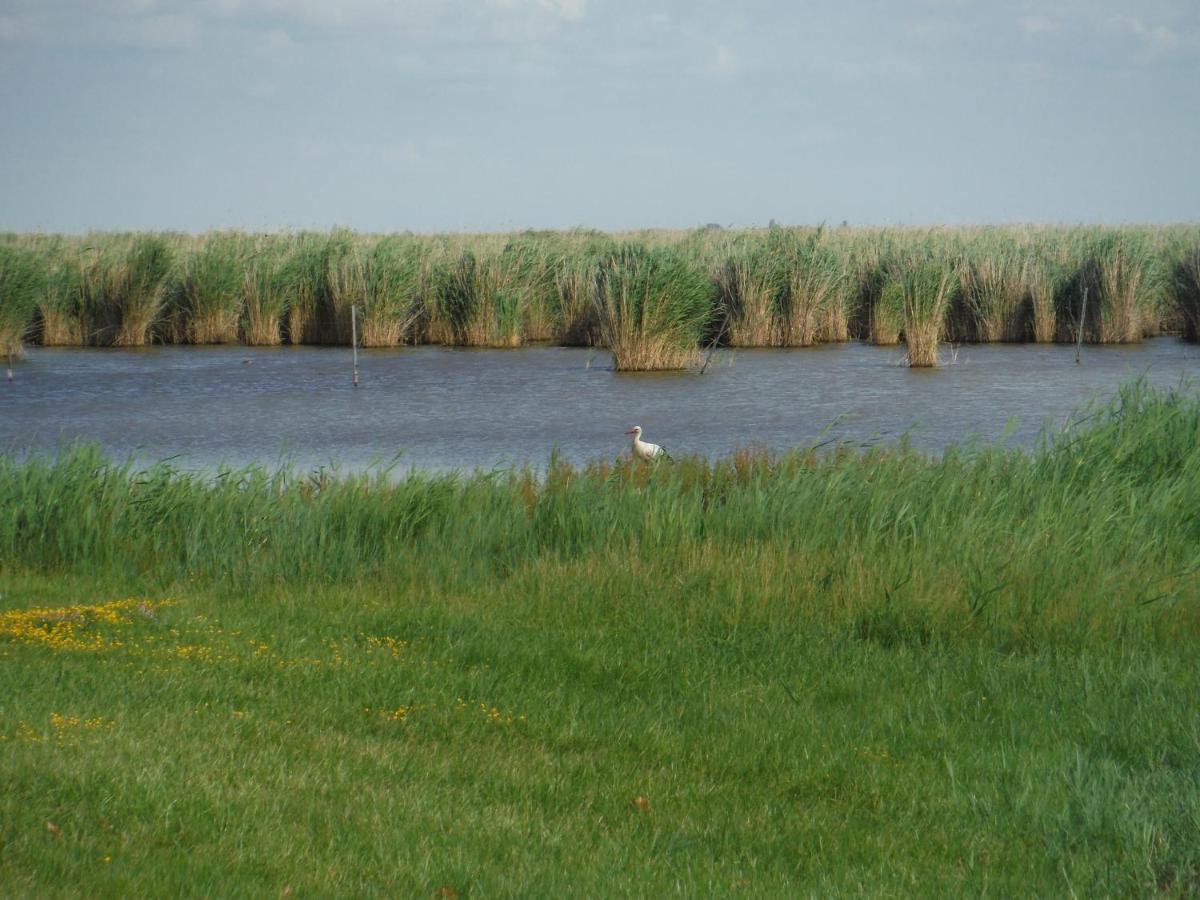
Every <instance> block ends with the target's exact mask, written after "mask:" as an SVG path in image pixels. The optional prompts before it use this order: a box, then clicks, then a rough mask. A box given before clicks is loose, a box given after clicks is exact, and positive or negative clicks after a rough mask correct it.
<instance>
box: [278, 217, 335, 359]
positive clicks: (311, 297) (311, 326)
mask: <svg viewBox="0 0 1200 900" xmlns="http://www.w3.org/2000/svg"><path fill="white" fill-rule="evenodd" d="M327 240H328V238H327V236H326V235H323V234H318V233H316V232H311V231H306V232H301V233H300V234H299V235H297V236H296V238H295V239H294V240H293V242H292V244H291V247H290V249H289V252H288V254H287V257H286V258H285V259H284V260H283V261H282V262H281V264H280V270H279V281H280V284H281V286H282V289H283V291H285V292H286V295H287V300H288V305H287V312H286V314H285V315H284V330H285V331H286V333H287V335H286V336H287V340H288V343H290V344H309V343H317V342H318V340H319V338H320V332H319V329H318V324H317V307H318V303H319V300H320V297H321V293H322V290H323V283H324V279H325V263H326V242H327Z"/></svg>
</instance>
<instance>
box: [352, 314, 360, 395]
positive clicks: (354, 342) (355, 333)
mask: <svg viewBox="0 0 1200 900" xmlns="http://www.w3.org/2000/svg"><path fill="white" fill-rule="evenodd" d="M350 348H351V350H352V351H353V353H354V386H355V387H358V313H357V311H356V310H355V308H354V307H353V306H351V307H350Z"/></svg>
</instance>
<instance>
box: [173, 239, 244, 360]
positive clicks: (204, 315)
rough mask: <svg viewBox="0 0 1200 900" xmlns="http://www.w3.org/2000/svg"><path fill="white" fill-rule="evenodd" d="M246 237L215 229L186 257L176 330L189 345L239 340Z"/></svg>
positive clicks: (230, 342)
mask: <svg viewBox="0 0 1200 900" xmlns="http://www.w3.org/2000/svg"><path fill="white" fill-rule="evenodd" d="M246 250H247V248H246V243H245V239H244V238H243V237H242V236H241V235H239V234H236V233H233V232H214V233H212V234H209V235H207V236H206V237H205V238H204V239H203V243H202V244H201V246H200V247H199V249H197V250H196V251H194V252H193V253H192V254H191V256H189V257H188V258H187V260H186V261H185V262H184V265H183V275H182V278H181V280H180V284H179V287H178V295H177V301H176V303H177V309H178V316H179V322H178V324H177V326H176V327H177V333H179V334H180V335H181V337H182V339H183V340H184V341H185V342H187V343H191V344H232V343H235V342H236V341H237V339H238V324H239V322H240V320H241V317H242V303H243V298H244V279H245V275H244V272H245V268H246V256H247V253H246Z"/></svg>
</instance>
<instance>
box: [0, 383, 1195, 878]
mask: <svg viewBox="0 0 1200 900" xmlns="http://www.w3.org/2000/svg"><path fill="white" fill-rule="evenodd" d="M1198 509H1200V400H1198V399H1197V398H1196V396H1195V394H1194V393H1185V394H1169V393H1159V392H1152V391H1149V390H1147V389H1145V388H1144V387H1142V386H1140V385H1133V386H1131V387H1129V388H1127V389H1125V390H1124V391H1123V392H1122V394H1121V395H1120V396H1119V397H1118V398H1116V399H1114V401H1113V403H1112V405H1111V406H1108V407H1106V408H1102V409H1099V408H1098V409H1094V410H1091V411H1089V412H1087V413H1086V414H1084V415H1081V417H1080V422H1079V423H1078V424H1077V426H1075V427H1074V428H1072V429H1070V430H1068V431H1067V432H1065V433H1063V434H1060V435H1057V436H1054V437H1050V438H1047V440H1046V442H1045V444H1044V445H1043V446H1042V447H1040V448H1039V449H1037V450H1035V451H1030V452H1021V451H1016V450H1007V449H1004V448H1000V447H985V448H976V449H961V450H953V451H949V452H947V453H946V454H944V455H942V456H940V457H936V458H933V457H925V456H922V455H919V454H917V453H914V452H911V451H908V450H906V449H904V448H902V447H896V448H891V449H889V450H884V451H874V452H872V453H870V454H867V455H862V454H858V453H850V452H846V453H832V454H824V455H821V454H817V453H814V452H811V451H797V452H795V453H793V454H790V455H787V456H784V457H781V458H777V459H765V458H762V457H756V456H752V455H741V456H739V457H736V458H733V459H729V460H724V461H720V462H714V463H708V462H704V461H701V460H682V461H680V462H677V463H675V464H663V465H657V466H642V465H634V464H631V463H629V462H619V463H597V464H595V465H593V466H591V467H589V468H588V469H586V470H575V469H570V468H568V467H565V466H562V465H559V464H556V463H552V464H551V466H550V467H549V469H548V471H547V473H546V474H545V475H544V476H534V475H532V474H527V473H521V472H513V473H504V474H488V475H483V474H481V475H474V476H423V477H414V478H409V479H406V480H402V481H396V480H389V479H388V478H386V477H383V476H382V475H379V476H376V477H372V476H361V477H360V476H346V477H343V478H340V479H337V480H330V479H328V478H324V477H317V476H313V477H305V476H302V475H290V476H289V475H286V474H279V473H269V472H263V471H260V470H244V471H236V472H230V473H226V474H224V475H222V476H220V477H217V478H207V479H206V478H201V477H198V476H194V475H189V474H186V473H180V472H175V471H172V470H171V469H169V468H168V467H166V466H160V467H156V468H152V469H150V470H146V471H138V470H136V469H134V468H132V467H131V466H128V465H112V464H109V463H106V462H105V461H104V460H102V459H100V458H99V457H98V456H97V455H96V454H95V452H94V451H92V450H89V449H86V448H85V449H82V450H78V451H74V452H71V453H64V454H63V455H61V456H60V458H59V459H58V461H57V462H51V461H47V460H40V461H38V460H26V461H20V462H18V461H13V460H7V459H3V458H0V510H3V513H2V514H0V593H2V599H0V784H3V787H4V789H3V790H2V791H0V885H3V886H4V890H3V893H4V894H5V895H6V896H18V897H20V896H28V897H55V896H129V895H164V896H171V895H185V896H195V895H222V896H243V895H244V896H255V897H259V896H295V897H303V896H442V897H448V896H458V897H468V896H476V897H482V896H508V895H514V894H520V895H528V896H556V895H572V896H594V895H608V894H627V895H628V894H632V895H662V894H686V895H691V896H695V895H751V896H752V895H767V896H794V895H797V894H800V895H809V894H815V895H830V894H845V895H863V894H866V895H890V896H895V895H905V896H911V895H924V896H933V895H939V894H982V893H992V894H996V895H1000V896H1011V895H1017V896H1028V895H1052V896H1069V895H1072V894H1073V895H1077V896H1110V895H1132V896H1142V895H1146V896H1149V895H1154V896H1161V895H1165V896H1177V897H1178V896H1192V895H1195V894H1196V893H1198V892H1200V667H1197V665H1196V662H1195V660H1196V655H1197V654H1196V651H1197V637H1198V636H1200V580H1198V573H1200V518H1198V515H1197V510H1198Z"/></svg>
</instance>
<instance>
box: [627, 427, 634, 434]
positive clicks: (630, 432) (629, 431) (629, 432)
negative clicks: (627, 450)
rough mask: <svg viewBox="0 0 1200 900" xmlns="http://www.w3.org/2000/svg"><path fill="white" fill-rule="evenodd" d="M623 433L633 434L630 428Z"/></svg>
mask: <svg viewBox="0 0 1200 900" xmlns="http://www.w3.org/2000/svg"><path fill="white" fill-rule="evenodd" d="M625 433H626V434H633V433H634V432H633V429H632V428H630V429H629V430H628V431H627V432H625Z"/></svg>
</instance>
